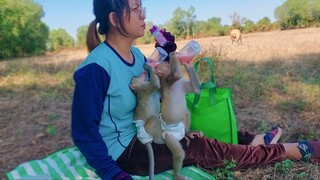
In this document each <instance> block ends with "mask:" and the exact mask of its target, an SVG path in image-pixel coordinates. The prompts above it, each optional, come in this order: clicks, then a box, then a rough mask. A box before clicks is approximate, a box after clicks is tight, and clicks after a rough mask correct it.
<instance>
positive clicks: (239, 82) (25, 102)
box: [0, 28, 320, 179]
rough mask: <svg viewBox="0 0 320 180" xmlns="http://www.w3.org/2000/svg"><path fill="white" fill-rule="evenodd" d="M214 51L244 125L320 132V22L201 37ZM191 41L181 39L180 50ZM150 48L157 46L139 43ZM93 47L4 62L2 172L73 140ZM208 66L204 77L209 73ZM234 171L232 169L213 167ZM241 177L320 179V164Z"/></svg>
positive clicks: (298, 135)
mask: <svg viewBox="0 0 320 180" xmlns="http://www.w3.org/2000/svg"><path fill="white" fill-rule="evenodd" d="M196 40H197V41H198V42H199V43H200V44H201V46H202V52H201V54H200V55H199V57H204V56H206V57H211V58H212V59H213V61H214V62H215V65H216V68H215V72H214V76H215V78H216V81H217V84H218V86H220V87H230V88H232V92H233V98H234V108H235V113H236V118H237V121H238V127H239V129H242V130H249V131H253V132H256V133H259V132H264V131H266V130H268V129H269V128H271V127H272V126H274V125H277V126H280V127H281V128H282V129H283V131H284V133H283V137H282V138H281V139H280V141H281V142H288V141H296V140H301V139H308V140H312V139H320V131H319V129H320V28H308V29H297V30H289V31H274V32H264V33H252V34H244V35H243V44H242V45H238V46H233V45H232V44H231V40H230V38H229V37H227V36H225V37H212V38H203V39H196ZM187 42H188V40H184V41H179V42H177V45H178V50H179V48H181V47H182V46H183V45H184V44H186V43H187ZM138 47H139V48H140V49H141V51H142V52H143V53H144V54H145V55H146V56H148V55H150V54H151V52H152V50H153V45H139V46H138ZM86 55H87V52H86V50H85V49H74V50H63V51H60V52H55V53H50V54H47V55H45V56H37V57H31V58H22V59H16V60H8V61H1V62H0V179H5V172H7V171H10V170H12V169H13V168H15V167H16V166H17V165H19V164H20V163H23V162H26V161H29V160H33V159H40V158H44V157H45V156H47V155H49V154H51V153H53V152H55V151H57V150H59V149H62V148H65V147H70V146H73V143H72V140H71V136H70V116H71V114H70V112H71V101H72V93H73V85H74V84H73V79H72V74H73V70H74V68H75V67H76V66H77V65H78V64H79V63H81V61H82V60H83V59H84V58H85V56H86ZM207 73H208V71H207V70H206V69H205V66H203V67H202V66H201V74H200V77H201V79H202V80H203V79H205V78H206V77H208V75H207ZM208 172H209V173H212V174H214V175H216V176H217V177H218V179H224V178H226V174H228V173H230V172H229V171H228V170H223V169H222V170H209V171H208ZM233 176H234V179H320V166H319V165H315V164H309V163H304V162H288V161H285V162H282V163H275V164H272V165H268V166H264V167H257V168H254V169H245V170H242V171H237V172H234V174H233Z"/></svg>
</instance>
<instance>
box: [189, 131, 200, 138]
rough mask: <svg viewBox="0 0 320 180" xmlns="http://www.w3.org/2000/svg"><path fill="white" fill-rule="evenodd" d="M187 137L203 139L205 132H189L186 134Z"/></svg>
mask: <svg viewBox="0 0 320 180" xmlns="http://www.w3.org/2000/svg"><path fill="white" fill-rule="evenodd" d="M186 136H187V137H189V138H190V139H194V138H195V137H198V138H202V137H203V132H202V131H188V132H187V133H186Z"/></svg>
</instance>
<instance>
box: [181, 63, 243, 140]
mask: <svg viewBox="0 0 320 180" xmlns="http://www.w3.org/2000/svg"><path fill="white" fill-rule="evenodd" d="M201 61H205V62H207V64H208V65H209V67H210V71H211V73H210V74H211V77H210V80H209V81H207V82H203V83H201V92H200V94H199V95H197V94H192V93H190V94H188V95H187V96H186V100H187V107H188V109H189V110H190V112H191V130H201V131H202V132H203V133H204V135H205V136H206V137H208V138H214V139H217V140H219V141H222V142H226V143H233V144H237V143H238V133H237V132H238V130H237V121H236V118H235V114H234V111H233V102H232V94H231V89H230V88H218V87H216V85H215V81H214V77H213V70H214V64H213V62H212V60H211V59H210V58H201V59H200V60H199V61H197V62H196V63H195V65H194V68H195V70H196V72H198V66H199V63H200V62H201Z"/></svg>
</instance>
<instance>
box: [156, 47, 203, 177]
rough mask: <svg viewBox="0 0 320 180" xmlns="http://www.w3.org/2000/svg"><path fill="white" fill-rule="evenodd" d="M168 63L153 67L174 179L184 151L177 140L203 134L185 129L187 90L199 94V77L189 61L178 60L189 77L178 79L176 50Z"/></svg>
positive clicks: (187, 119) (188, 115)
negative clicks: (158, 81)
mask: <svg viewBox="0 0 320 180" xmlns="http://www.w3.org/2000/svg"><path fill="white" fill-rule="evenodd" d="M169 56H170V59H169V62H167V61H164V62H162V63H161V64H160V65H158V66H157V67H156V69H155V71H156V73H157V75H158V76H159V77H160V84H161V86H160V88H161V98H162V102H161V116H160V121H161V128H162V131H163V134H162V136H163V139H164V141H165V143H166V144H167V146H168V148H169V149H170V151H171V152H172V156H173V174H174V179H184V177H183V176H182V175H181V173H180V171H181V168H182V164H183V160H184V157H185V152H184V150H183V148H182V146H181V144H180V142H179V141H180V140H181V139H183V138H184V137H185V135H186V132H187V133H188V134H187V135H188V136H189V137H190V138H192V137H194V136H199V137H201V136H203V134H202V133H201V132H189V129H190V121H191V120H190V112H189V110H188V108H187V106H186V98H185V95H186V94H187V93H197V94H199V93H200V82H199V78H198V76H197V74H196V72H195V70H194V68H193V63H192V62H189V63H185V62H182V64H183V65H184V67H185V68H186V71H187V73H188V76H189V80H187V79H184V78H182V71H181V66H180V63H179V60H178V57H177V53H176V52H171V53H170V54H169Z"/></svg>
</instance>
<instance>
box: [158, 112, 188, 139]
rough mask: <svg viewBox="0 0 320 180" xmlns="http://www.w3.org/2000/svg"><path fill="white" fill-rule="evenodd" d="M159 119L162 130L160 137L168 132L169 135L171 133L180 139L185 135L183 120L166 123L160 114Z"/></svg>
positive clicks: (163, 136)
mask: <svg viewBox="0 0 320 180" xmlns="http://www.w3.org/2000/svg"><path fill="white" fill-rule="evenodd" d="M160 121H161V129H162V131H163V133H162V138H163V139H165V133H168V134H170V135H173V136H174V137H175V138H177V139H178V141H180V140H181V139H183V138H184V136H185V127H184V124H183V122H179V123H176V124H169V125H167V124H166V122H164V120H163V119H162V117H161V116H160Z"/></svg>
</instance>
